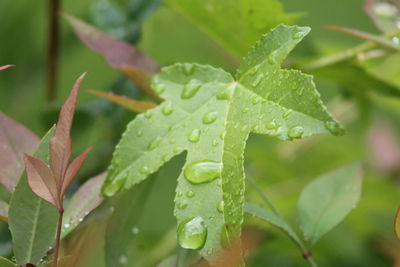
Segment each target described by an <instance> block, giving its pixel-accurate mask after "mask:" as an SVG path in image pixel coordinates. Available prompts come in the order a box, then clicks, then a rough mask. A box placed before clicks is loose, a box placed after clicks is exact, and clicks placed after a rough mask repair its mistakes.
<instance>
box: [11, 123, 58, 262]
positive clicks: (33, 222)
mask: <svg viewBox="0 0 400 267" xmlns="http://www.w3.org/2000/svg"><path fill="white" fill-rule="evenodd" d="M54 132H55V129H54V128H52V129H51V130H50V131H49V132H48V133H47V134H46V135H45V136H44V137H43V139H42V141H41V143H40V144H39V147H38V149H37V150H36V152H35V154H34V156H35V157H36V158H38V159H41V160H43V161H45V162H48V161H49V142H50V139H51V137H53V135H54ZM57 216H58V213H57V210H56V209H55V208H54V207H53V206H52V205H51V204H50V203H48V202H46V201H44V200H42V199H41V198H39V197H38V196H37V195H36V194H35V193H33V192H32V190H31V188H30V187H29V185H28V182H27V179H26V174H24V175H23V176H22V177H21V179H20V181H19V183H18V185H17V187H16V188H15V191H14V193H13V195H12V197H11V201H10V208H9V227H10V231H11V234H12V239H13V250H14V255H15V258H16V260H17V263H18V264H19V265H22V264H26V263H32V264H38V263H39V261H40V259H41V258H43V256H44V255H45V254H46V252H47V251H48V250H49V248H50V246H51V245H53V243H54V240H55V233H56V226H57Z"/></svg>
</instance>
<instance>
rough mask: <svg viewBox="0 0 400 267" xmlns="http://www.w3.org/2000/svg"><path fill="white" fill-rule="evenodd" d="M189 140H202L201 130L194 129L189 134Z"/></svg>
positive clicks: (193, 141)
mask: <svg viewBox="0 0 400 267" xmlns="http://www.w3.org/2000/svg"><path fill="white" fill-rule="evenodd" d="M188 140H189V141H190V142H192V143H197V142H198V141H199V140H200V130H199V129H194V130H193V131H192V132H191V133H190V134H189V136H188Z"/></svg>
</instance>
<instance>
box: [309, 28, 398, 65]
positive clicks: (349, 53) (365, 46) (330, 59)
mask: <svg viewBox="0 0 400 267" xmlns="http://www.w3.org/2000/svg"><path fill="white" fill-rule="evenodd" d="M399 34H400V29H399V30H395V31H392V32H390V33H386V34H384V35H383V37H385V38H391V37H394V36H397V35H399ZM376 45H377V44H376V43H375V42H373V41H368V42H364V43H362V44H360V45H357V46H355V47H353V48H350V49H347V50H345V51H342V52H339V53H337V54H334V55H331V56H326V57H322V58H320V59H317V60H316V61H313V62H311V63H309V64H307V65H305V66H303V67H302V68H301V69H302V70H304V71H312V70H314V69H318V68H322V67H325V66H328V65H332V64H335V63H337V62H340V61H344V60H347V59H350V58H352V57H354V56H356V55H357V54H359V53H362V52H365V51H367V50H369V49H372V48H374V47H375V46H376Z"/></svg>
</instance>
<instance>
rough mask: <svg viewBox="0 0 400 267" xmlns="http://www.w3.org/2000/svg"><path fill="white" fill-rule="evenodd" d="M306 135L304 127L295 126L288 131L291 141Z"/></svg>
mask: <svg viewBox="0 0 400 267" xmlns="http://www.w3.org/2000/svg"><path fill="white" fill-rule="evenodd" d="M303 133H304V128H303V127H302V126H293V127H291V128H290V129H289V131H288V136H289V137H290V138H291V139H297V138H301V137H302V136H303Z"/></svg>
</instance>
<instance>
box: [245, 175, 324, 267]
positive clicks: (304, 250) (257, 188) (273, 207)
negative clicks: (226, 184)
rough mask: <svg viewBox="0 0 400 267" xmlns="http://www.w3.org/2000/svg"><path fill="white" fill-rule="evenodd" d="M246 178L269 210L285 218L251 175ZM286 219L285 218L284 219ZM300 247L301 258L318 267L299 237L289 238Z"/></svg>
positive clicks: (313, 266)
mask: <svg viewBox="0 0 400 267" xmlns="http://www.w3.org/2000/svg"><path fill="white" fill-rule="evenodd" d="M247 180H248V181H249V183H250V184H251V186H253V188H254V189H255V190H256V191H257V193H258V194H259V195H260V197H261V198H262V199H263V200H264V201H265V203H267V205H268V206H269V207H270V208H271V210H272V211H273V212H274V213H275V214H276V215H277V216H279V217H281V218H282V220H285V218H283V216H282V215H281V214H280V212H279V211H278V209H277V208H276V207H275V205H274V204H273V203H272V201H271V200H270V199H269V197H268V196H267V194H265V193H264V191H263V190H262V188H261V187H260V186H258V184H257V183H256V182H255V181H254V180H253V179H252V178H251V177H247ZM285 221H286V220H285ZM291 239H292V240H293V241H294V242H295V243H296V244H297V245H298V247H299V248H300V250H301V252H302V253H303V258H304V259H305V260H306V261H308V263H309V264H310V266H312V267H318V265H317V263H316V262H315V261H314V259H313V257H312V256H311V254H312V253H311V251H310V250H307V249H306V247H305V246H304V244H303V242H301V240H300V239H299V240H298V241H296V240H295V239H293V238H291Z"/></svg>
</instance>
